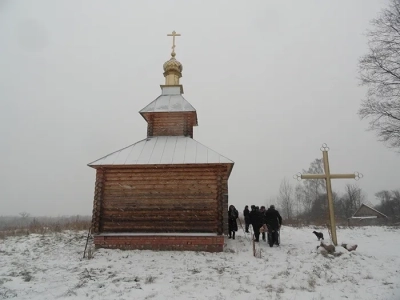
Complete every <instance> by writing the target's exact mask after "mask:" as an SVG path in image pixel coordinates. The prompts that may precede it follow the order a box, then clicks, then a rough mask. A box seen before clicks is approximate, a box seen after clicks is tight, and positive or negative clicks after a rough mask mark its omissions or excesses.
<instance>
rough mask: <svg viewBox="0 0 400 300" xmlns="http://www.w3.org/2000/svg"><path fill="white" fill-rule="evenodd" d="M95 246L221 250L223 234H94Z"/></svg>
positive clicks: (222, 247)
mask: <svg viewBox="0 0 400 300" xmlns="http://www.w3.org/2000/svg"><path fill="white" fill-rule="evenodd" d="M94 244H95V246H96V248H111V249H125V250H126V249H140V250H178V251H206V252H222V251H223V249H224V236H216V235H214V236H190V235H187V236H182V235H177V236H174V235H161V236H160V235H111V234H108V235H95V236H94Z"/></svg>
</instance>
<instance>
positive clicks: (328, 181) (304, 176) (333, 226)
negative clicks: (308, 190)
mask: <svg viewBox="0 0 400 300" xmlns="http://www.w3.org/2000/svg"><path fill="white" fill-rule="evenodd" d="M321 151H322V157H323V162H324V171H325V174H301V173H298V174H296V175H295V176H294V178H295V179H297V180H301V179H325V182H326V195H327V198H328V210H329V221H330V230H331V233H332V242H333V244H334V245H335V246H337V236H336V221H335V210H334V206H333V196H332V183H331V179H340V178H341V179H343V178H352V179H356V180H359V179H361V178H362V177H363V175H362V174H361V173H358V172H355V173H354V174H331V173H330V170H329V160H328V151H329V147H328V146H327V145H326V144H322V147H321Z"/></svg>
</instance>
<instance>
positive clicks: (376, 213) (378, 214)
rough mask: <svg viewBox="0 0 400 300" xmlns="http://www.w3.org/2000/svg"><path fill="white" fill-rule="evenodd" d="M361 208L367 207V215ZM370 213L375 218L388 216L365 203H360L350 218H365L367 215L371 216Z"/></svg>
mask: <svg viewBox="0 0 400 300" xmlns="http://www.w3.org/2000/svg"><path fill="white" fill-rule="evenodd" d="M363 208H367V212H368V213H369V214H368V215H367V212H366V211H363ZM372 215H373V216H374V217H377V218H380V217H383V218H387V217H388V216H387V215H385V214H383V213H381V212H380V211H378V210H376V209H375V208H373V207H371V206H369V205H367V204H365V203H362V204H361V206H360V207H359V208H358V209H357V211H356V212H355V213H354V214H353V216H352V218H353V219H356V218H363V219H366V218H368V217H371V216H372Z"/></svg>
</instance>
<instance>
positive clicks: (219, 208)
mask: <svg viewBox="0 0 400 300" xmlns="http://www.w3.org/2000/svg"><path fill="white" fill-rule="evenodd" d="M174 35H175V32H174V33H173V36H174ZM175 36H176V35H175ZM175 36H174V37H175ZM174 48H175V44H174V46H173V51H172V53H171V58H170V60H168V61H167V62H166V63H164V66H163V67H164V77H165V85H161V90H162V92H161V95H160V96H159V97H157V98H156V99H155V100H154V101H152V102H151V103H150V104H149V105H147V106H146V107H145V108H143V109H142V110H141V111H140V114H141V115H142V116H143V118H144V119H145V120H146V122H147V124H148V125H147V138H145V139H143V140H141V141H139V142H136V143H134V144H132V145H130V146H127V147H126V148H123V149H120V150H118V151H115V152H113V153H111V154H108V155H106V156H104V157H102V158H100V159H98V160H96V161H94V162H91V163H89V164H88V166H90V167H92V168H94V169H96V183H95V196H94V203H93V219H92V233H93V234H94V243H95V245H96V247H104V248H121V249H155V250H201V251H211V252H216V251H223V245H224V234H225V233H227V231H228V228H227V226H228V224H227V210H228V196H227V194H228V178H229V176H230V174H231V171H232V168H233V165H234V163H233V161H231V160H229V159H228V158H226V157H224V156H222V155H220V154H218V153H217V152H215V151H213V150H211V149H210V148H208V147H206V146H204V145H202V144H201V143H199V142H197V141H196V140H194V139H193V126H197V125H198V122H197V112H196V110H195V109H194V107H193V106H192V105H191V104H190V103H189V102H188V101H187V100H186V99H185V98H184V97H183V96H182V94H183V87H182V85H181V84H180V83H179V78H180V77H182V64H181V63H180V62H179V61H177V60H176V59H175V51H174ZM216 130H218V129H217V128H216ZM221 138H223V136H222V135H221Z"/></svg>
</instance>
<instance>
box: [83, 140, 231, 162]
mask: <svg viewBox="0 0 400 300" xmlns="http://www.w3.org/2000/svg"><path fill="white" fill-rule="evenodd" d="M207 163H208V164H214V163H221V164H222V163H228V164H232V163H233V161H231V160H230V159H228V158H226V157H225V156H222V155H221V154H219V153H217V152H215V151H214V150H211V149H210V148H207V147H206V146H204V145H203V144H201V143H199V142H197V141H196V140H194V139H192V138H190V137H186V136H154V137H148V138H146V139H144V140H141V141H139V142H137V143H135V144H132V145H130V146H128V147H125V148H123V149H120V150H118V151H115V152H113V153H110V154H108V155H106V156H104V157H102V158H100V159H98V160H96V161H94V162H91V163H89V166H100V165H102V166H105V165H136V164H137V165H146V164H207Z"/></svg>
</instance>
